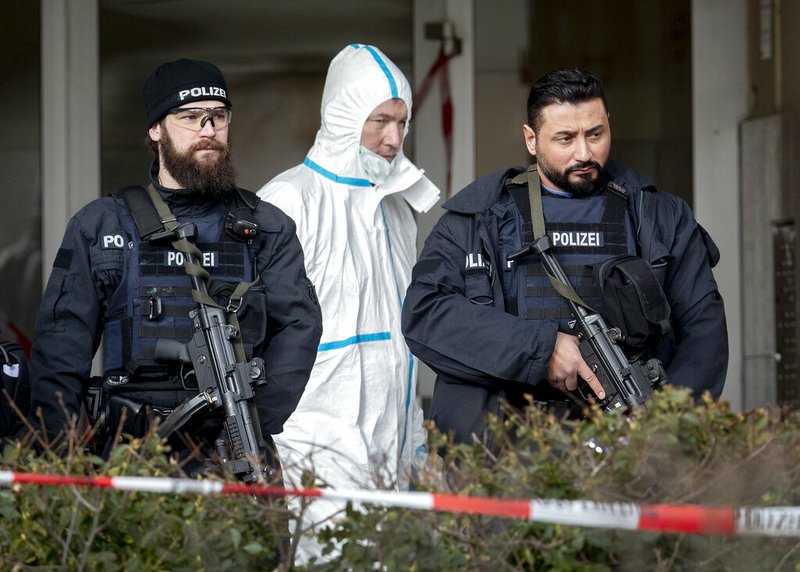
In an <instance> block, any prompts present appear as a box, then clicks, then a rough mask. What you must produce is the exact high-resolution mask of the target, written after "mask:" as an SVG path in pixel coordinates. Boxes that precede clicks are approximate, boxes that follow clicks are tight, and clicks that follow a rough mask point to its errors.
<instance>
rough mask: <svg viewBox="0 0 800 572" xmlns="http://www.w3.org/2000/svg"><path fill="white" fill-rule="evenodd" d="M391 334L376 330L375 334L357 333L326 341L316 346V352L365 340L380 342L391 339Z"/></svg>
mask: <svg viewBox="0 0 800 572" xmlns="http://www.w3.org/2000/svg"><path fill="white" fill-rule="evenodd" d="M391 339H392V334H391V333H389V332H377V333H375V334H358V335H357V336H352V337H350V338H347V339H346V340H337V341H335V342H326V343H324V344H320V345H319V347H317V351H318V352H326V351H329V350H338V349H340V348H345V347H347V346H354V345H356V344H363V343H366V342H380V341H383V340H391Z"/></svg>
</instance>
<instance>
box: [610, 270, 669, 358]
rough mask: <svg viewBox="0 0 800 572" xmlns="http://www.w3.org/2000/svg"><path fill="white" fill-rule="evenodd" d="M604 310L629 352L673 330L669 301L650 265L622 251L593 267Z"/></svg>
mask: <svg viewBox="0 0 800 572" xmlns="http://www.w3.org/2000/svg"><path fill="white" fill-rule="evenodd" d="M594 276H595V280H596V283H597V284H598V285H599V286H600V292H601V297H602V301H603V310H604V312H603V313H604V314H605V317H606V319H607V320H608V321H609V322H610V324H611V325H612V326H616V327H617V328H619V329H620V330H621V331H622V335H623V336H624V344H625V346H626V347H627V348H628V349H629V350H631V351H632V352H640V351H642V350H644V349H646V348H647V347H652V346H653V345H655V344H656V343H658V341H660V340H661V338H663V337H664V336H665V335H667V334H668V333H670V332H671V331H672V326H671V325H670V321H669V314H670V308H669V302H667V297H666V296H665V295H664V291H663V290H662V289H661V285H660V284H659V283H658V279H657V278H656V275H655V274H654V273H653V269H652V268H651V267H650V265H649V264H648V263H647V262H646V261H645V260H644V259H642V258H639V257H638V256H631V255H623V256H616V257H614V258H610V259H608V260H606V261H605V262H604V263H603V264H601V265H600V266H597V267H595V269H594Z"/></svg>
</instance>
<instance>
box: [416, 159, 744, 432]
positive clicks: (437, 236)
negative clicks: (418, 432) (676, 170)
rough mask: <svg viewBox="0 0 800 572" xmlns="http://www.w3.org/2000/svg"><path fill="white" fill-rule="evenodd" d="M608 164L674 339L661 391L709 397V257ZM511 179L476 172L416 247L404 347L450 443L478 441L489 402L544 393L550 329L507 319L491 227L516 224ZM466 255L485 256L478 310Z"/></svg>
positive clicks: (719, 345) (712, 373) (714, 320)
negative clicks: (474, 437) (430, 376)
mask: <svg viewBox="0 0 800 572" xmlns="http://www.w3.org/2000/svg"><path fill="white" fill-rule="evenodd" d="M607 167H608V170H609V173H610V175H611V179H612V180H613V181H614V182H616V183H617V184H618V185H620V186H622V187H623V188H624V189H626V190H627V191H628V196H629V212H630V214H631V216H632V219H633V221H634V225H635V233H636V242H637V249H638V255H639V256H641V257H642V258H644V259H645V260H646V261H648V262H649V263H650V265H651V266H652V267H653V269H654V272H655V274H656V276H657V278H658V279H659V282H660V283H661V285H662V288H663V289H664V292H665V294H666V296H667V300H668V301H669V304H670V306H671V311H672V313H671V320H672V326H673V331H674V338H673V339H671V340H667V341H666V342H665V344H664V346H665V347H662V348H659V351H657V352H656V354H657V355H658V356H659V357H661V358H662V359H663V360H664V362H665V365H666V366H667V373H668V376H669V380H670V382H671V383H673V384H675V385H681V386H686V387H689V388H691V389H692V391H693V393H694V394H695V395H700V394H701V393H702V392H703V391H705V390H709V391H710V392H711V394H712V395H713V396H714V397H718V396H719V395H720V393H721V392H722V388H723V385H724V381H725V373H726V369H727V363H728V339H727V329H726V323H725V313H724V307H723V302H722V298H721V297H720V295H719V292H718V290H717V284H716V282H715V280H714V277H713V275H712V271H711V268H712V266H714V265H715V264H716V263H717V261H718V260H719V251H718V250H717V247H716V245H715V244H714V242H713V241H712V240H711V238H710V237H709V236H708V234H707V233H706V232H705V230H704V229H703V228H702V227H701V226H700V225H698V224H697V222H696V221H695V220H694V217H693V216H692V213H691V210H690V208H689V206H688V205H687V204H686V203H685V202H684V201H683V200H681V199H680V198H678V197H675V196H673V195H670V194H667V193H664V192H661V191H658V190H657V189H656V188H655V187H654V186H653V184H652V183H651V182H650V181H649V180H648V179H647V178H646V177H644V176H643V175H641V174H639V173H636V172H635V171H632V170H630V169H627V168H625V167H623V166H621V165H619V164H617V163H614V162H613V161H609V163H608V166H607ZM522 170H523V168H521V167H519V168H513V169H509V170H506V171H498V172H495V173H492V174H490V175H487V176H485V177H483V178H481V179H478V180H477V181H475V182H473V183H472V184H470V185H469V186H467V187H466V188H465V189H463V190H462V191H460V192H459V193H458V194H457V195H456V196H454V197H453V198H452V199H450V200H449V201H447V202H446V203H445V204H444V208H445V209H446V210H447V211H448V212H446V213H445V214H444V215H443V216H442V218H441V219H440V220H439V221H438V223H437V224H436V225H435V227H434V228H433V231H432V232H431V234H430V236H429V237H428V239H427V240H426V242H425V246H424V248H423V251H422V253H421V255H420V260H419V262H418V263H417V265H416V266H415V268H414V273H413V276H412V281H411V285H410V286H409V288H408V292H407V294H406V298H405V302H404V304H403V323H402V327H403V334H404V335H405V337H406V341H407V342H408V345H409V347H410V348H411V351H412V352H413V353H414V354H415V355H416V356H417V357H418V358H419V359H420V360H422V361H423V362H425V363H426V364H428V366H430V367H431V368H432V369H433V370H434V371H435V372H436V374H437V380H436V386H435V389H434V394H433V400H432V403H431V412H430V416H431V418H432V419H433V420H434V421H435V422H436V423H437V425H439V428H440V429H442V430H444V431H453V432H454V433H455V436H456V439H457V440H459V441H466V440H468V439H469V438H470V435H471V434H472V433H476V434H480V433H481V431H482V430H483V418H484V416H485V414H486V413H490V412H491V413H499V400H500V398H506V399H509V400H511V401H512V402H517V403H519V402H521V401H524V400H520V399H519V396H520V395H521V394H524V393H530V394H532V395H533V396H534V398H535V397H536V394H537V387H540V390H541V388H542V387H544V386H542V385H541V384H545V386H546V385H548V382H547V381H546V380H545V374H546V371H547V364H548V361H549V359H550V356H551V354H552V351H553V347H554V344H555V339H556V333H557V330H558V322H557V320H525V319H523V318H520V317H518V316H517V315H515V314H512V313H509V312H508V311H507V305H508V306H511V304H510V302H511V301H510V300H508V299H506V293H505V292H504V289H503V280H502V276H501V272H503V269H505V268H506V261H505V260H501V259H500V258H501V256H500V250H501V249H500V245H499V244H498V242H499V235H500V232H499V228H500V227H501V225H508V224H515V223H514V222H513V221H514V216H513V215H514V213H512V212H510V210H511V209H514V208H516V207H515V206H514V203H513V201H510V200H507V197H506V196H505V195H506V194H507V192H506V190H505V183H506V180H507V179H508V178H511V177H514V176H515V175H517V174H518V173H520V172H521V171H522ZM476 254H480V255H481V256H482V257H483V258H486V259H488V260H486V262H487V264H486V268H487V271H488V288H489V291H490V294H489V295H488V296H487V295H486V294H487V293H486V292H484V293H482V295H481V297H480V299H481V301H482V302H484V303H481V304H478V303H474V299H475V297H474V296H473V295H472V293H471V292H469V290H470V289H471V288H472V287H473V284H471V282H472V281H474V277H473V276H472V275H471V274H470V272H468V271H467V268H466V267H467V266H469V264H470V260H474V259H475V257H476ZM518 266H520V265H516V264H514V265H513V266H512V268H511V271H512V272H517V271H518ZM511 281H512V283H515V282H516V278H512V279H511ZM483 288H484V289H485V288H486V284H484V286H483ZM479 290H480V289H479ZM470 298H473V301H471V300H470ZM485 300H491V303H490V304H485Z"/></svg>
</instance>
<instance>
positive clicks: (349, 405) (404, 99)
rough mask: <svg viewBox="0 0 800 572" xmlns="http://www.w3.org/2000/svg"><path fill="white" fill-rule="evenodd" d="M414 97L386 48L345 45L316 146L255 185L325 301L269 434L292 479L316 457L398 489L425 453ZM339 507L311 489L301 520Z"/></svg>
mask: <svg viewBox="0 0 800 572" xmlns="http://www.w3.org/2000/svg"><path fill="white" fill-rule="evenodd" d="M411 109H412V98H411V88H410V86H409V84H408V81H407V80H406V78H405V77H404V75H403V74H402V73H401V72H400V70H399V69H398V68H397V66H396V65H395V64H394V63H392V61H391V60H389V58H387V57H386V56H385V55H384V54H383V53H382V52H381V51H380V50H379V49H377V48H375V47H372V46H367V45H358V44H353V45H350V46H347V47H346V48H344V49H343V50H342V51H341V52H339V54H338V55H337V56H336V57H335V58H334V59H333V60H332V61H331V64H330V67H329V69H328V75H327V78H326V81H325V88H324V91H323V95H322V104H321V115H322V125H321V127H320V129H319V131H318V132H317V136H316V140H315V142H314V146H313V147H312V148H311V150H310V151H309V152H308V155H307V156H306V158H305V160H304V161H303V163H302V164H300V165H297V166H296V167H294V168H292V169H289V170H288V171H286V172H284V173H282V174H280V175H278V176H277V177H275V178H274V179H273V180H271V181H270V182H269V183H267V185H265V186H264V187H263V188H262V189H261V190H260V191H259V192H258V194H259V196H260V197H261V198H262V199H263V200H265V201H268V202H270V203H272V204H274V205H276V206H277V207H278V208H280V209H281V210H283V211H284V212H285V213H286V214H288V215H289V216H290V217H292V218H293V219H294V221H295V223H296V225H297V235H298V237H299V238H300V242H301V244H302V246H303V251H304V253H305V263H306V271H307V274H308V276H309V278H310V279H311V281H312V282H313V283H314V285H315V287H316V289H317V295H318V297H319V301H320V304H321V306H322V317H323V334H322V340H321V342H320V345H319V349H318V353H317V360H316V362H315V364H314V368H313V370H312V373H311V379H310V380H309V382H308V385H307V386H306V389H305V392H304V393H303V396H302V398H301V400H300V404H299V405H298V406H297V409H296V410H295V412H294V413H293V414H292V416H291V417H290V418H289V420H288V422H287V423H286V424H285V426H284V430H283V433H281V434H280V435H277V436H276V437H275V442H276V445H277V446H278V450H279V452H280V456H281V459H282V461H283V464H284V468H285V470H284V477H285V480H286V482H287V484H289V485H296V484H300V478H301V476H302V474H303V471H304V470H312V471H313V472H314V474H315V475H316V477H317V479H318V482H320V483H322V484H324V485H326V486H328V487H331V488H365V487H366V488H375V487H376V486H381V487H394V488H397V489H404V488H407V487H408V473H409V470H410V468H411V465H412V462H413V460H414V458H415V455H421V454H423V452H424V448H423V445H424V439H425V431H424V429H423V426H422V411H421V409H420V407H419V405H418V404H417V402H416V380H417V362H416V360H415V359H414V358H413V357H412V355H411V353H410V352H409V350H408V347H407V346H406V344H405V341H404V339H403V335H402V333H401V331H400V314H401V307H402V303H403V297H404V296H405V291H406V288H407V286H408V284H409V282H410V280H411V268H412V266H413V264H414V262H415V261H416V234H417V227H416V222H415V220H414V216H413V213H412V209H413V210H416V211H418V212H425V211H427V210H428V209H430V208H431V207H432V206H433V205H435V204H436V202H437V201H438V198H439V189H437V188H436V186H435V185H434V184H433V183H432V182H431V181H430V180H429V179H428V178H427V177H425V175H424V174H423V171H422V170H421V169H419V168H417V167H416V166H415V165H414V164H413V163H412V162H411V161H410V160H409V159H408V158H406V156H405V155H404V154H403V148H402V145H403V139H404V138H405V136H406V135H407V133H408V122H409V120H410V119H411ZM342 509H343V505H338V504H336V503H332V502H331V501H319V500H317V501H315V502H313V503H312V504H311V506H310V507H309V508H308V509H307V511H308V512H307V513H306V515H305V522H304V523H303V525H304V528H307V527H309V525H311V524H313V523H319V522H321V521H324V520H325V519H327V518H329V517H330V516H331V515H332V514H334V513H336V512H338V511H340V510H342ZM303 544H305V546H303ZM303 544H301V552H300V554H299V556H300V561H301V562H302V561H303V558H304V552H305V557H308V556H310V555H312V554H314V553H315V552H314V550H313V548H309V545H314V543H313V541H308V543H306V542H304V543H303ZM317 549H318V547H317ZM316 554H318V550H317V552H316Z"/></svg>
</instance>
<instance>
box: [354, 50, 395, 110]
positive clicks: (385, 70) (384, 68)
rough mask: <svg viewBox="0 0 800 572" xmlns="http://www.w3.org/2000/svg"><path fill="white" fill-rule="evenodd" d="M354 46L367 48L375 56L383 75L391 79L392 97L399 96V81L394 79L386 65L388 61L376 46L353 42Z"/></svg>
mask: <svg viewBox="0 0 800 572" xmlns="http://www.w3.org/2000/svg"><path fill="white" fill-rule="evenodd" d="M353 47H354V48H356V49H358V48H365V49H366V50H367V51H368V52H369V53H370V55H371V56H372V57H373V58H375V61H376V62H377V63H378V65H379V66H380V68H381V70H382V71H383V75H385V76H386V79H387V80H389V88H390V89H391V90H392V98H397V97H399V95H398V91H397V83H396V82H395V81H394V78H393V77H392V73H391V72H390V71H389V68H388V67H387V66H386V62H384V61H383V58H382V57H381V56H380V54H379V53H378V52H376V51H375V48H373V47H372V46H366V45H362V44H353Z"/></svg>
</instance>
